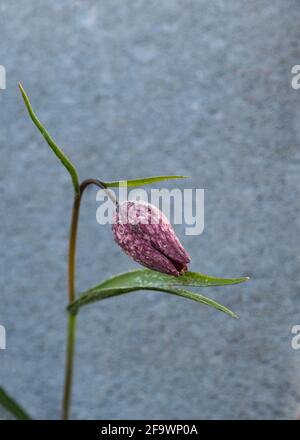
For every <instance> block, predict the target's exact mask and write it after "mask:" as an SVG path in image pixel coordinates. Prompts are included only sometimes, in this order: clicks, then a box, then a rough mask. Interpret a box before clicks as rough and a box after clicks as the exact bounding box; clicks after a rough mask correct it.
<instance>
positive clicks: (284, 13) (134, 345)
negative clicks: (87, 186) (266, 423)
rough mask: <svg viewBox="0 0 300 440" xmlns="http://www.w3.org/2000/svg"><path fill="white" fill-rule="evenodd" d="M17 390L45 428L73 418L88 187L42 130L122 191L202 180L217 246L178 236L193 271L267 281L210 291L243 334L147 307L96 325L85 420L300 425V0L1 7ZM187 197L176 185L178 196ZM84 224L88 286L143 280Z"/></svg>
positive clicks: (115, 305) (100, 313) (95, 310)
mask: <svg viewBox="0 0 300 440" xmlns="http://www.w3.org/2000/svg"><path fill="white" fill-rule="evenodd" d="M0 23H1V29H0V41H1V43H0V55H1V56H0V64H4V65H5V66H6V69H7V90H6V91H5V92H3V91H0V103H1V128H0V129H1V189H2V193H3V185H5V189H4V194H5V197H4V199H3V197H1V199H2V204H3V203H4V202H5V204H6V205H5V207H4V208H5V210H4V211H3V214H2V227H1V251H2V252H1V285H2V283H4V286H5V288H4V289H1V309H0V323H1V324H3V325H5V326H6V329H7V350H6V351H0V357H1V364H0V373H1V384H3V385H4V386H5V387H6V389H7V390H8V391H9V392H10V393H11V394H13V395H14V396H15V397H17V398H18V399H19V400H20V401H21V402H22V403H23V404H24V406H26V407H27V408H28V410H29V411H30V412H31V413H32V415H33V416H34V417H37V418H51V419H53V418H58V417H59V415H60V399H61V388H62V382H63V366H64V350H65V336H66V314H65V311H64V307H65V304H66V256H67V239H68V227H69V216H70V208H71V196H72V188H71V184H70V179H69V177H68V175H67V174H66V173H65V171H64V170H63V168H62V167H61V166H60V164H59V163H58V162H57V159H56V158H55V157H54V155H53V154H52V152H51V151H50V150H49V148H48V147H47V145H46V144H45V143H44V141H43V139H42V138H41V137H40V135H39V133H38V132H37V130H36V129H35V127H34V126H33V125H32V123H31V121H30V120H29V118H28V116H27V114H26V112H25V111H24V106H23V104H22V101H21V98H20V94H19V93H18V90H17V81H18V80H22V82H23V84H24V86H25V87H26V90H27V91H28V93H29V94H30V97H31V100H32V103H33V105H34V107H35V109H36V111H37V112H38V114H39V116H40V118H41V119H42V121H43V122H44V123H45V125H46V126H47V127H48V129H49V130H50V132H51V133H52V134H53V136H54V138H55V139H56V140H57V141H58V143H59V144H60V145H61V146H63V147H64V149H65V151H66V152H67V154H68V155H69V156H70V157H71V158H72V160H73V162H74V163H75V164H76V166H77V167H78V170H79V173H80V176H81V177H82V178H86V177H101V178H103V179H114V178H125V177H128V178H133V177H136V176H140V175H153V174H174V173H176V174H178V173H182V174H187V175H192V176H193V180H192V183H185V185H186V187H189V186H190V185H192V186H193V187H199V188H206V189H207V191H206V201H205V210H206V211H205V232H204V234H203V235H202V236H199V237H188V236H184V227H183V226H182V227H180V226H177V227H176V231H177V233H178V235H179V236H180V238H181V240H182V242H183V243H184V245H185V246H186V248H187V249H188V251H189V253H190V254H191V256H192V264H191V269H193V270H197V271H201V272H204V273H208V274H211V275H218V276H236V275H242V274H249V275H251V276H252V281H251V282H250V283H248V284H247V285H244V286H232V287H227V288H212V289H211V290H209V291H206V292H205V293H209V294H210V296H212V297H213V298H216V299H219V300H220V301H221V302H223V303H225V304H226V305H228V306H229V307H231V308H233V309H234V310H235V311H236V312H237V313H238V314H239V315H240V318H241V319H240V321H236V320H233V319H230V318H229V317H228V316H226V315H223V314H221V313H219V312H217V311H214V310H211V309H208V308H206V307H205V306H201V305H199V304H196V303H192V302H189V301H186V300H184V299H181V298H175V297H171V296H169V295H166V294H160V293H152V292H148V293H146V292H140V293H136V294H130V295H128V296H124V297H120V298H114V299H111V300H107V301H104V302H103V303H99V304H96V305H94V306H90V307H87V308H86V309H84V310H83V311H82V314H81V315H80V317H79V323H78V324H79V330H78V344H77V353H76V369H75V386H74V400H73V406H72V417H73V418H83V419H90V418H121V419H123V418H137V419H139V418H141V419H143V418H155V419H158V418H171V419H180V418H196V419H206V418H207V419H216V418H224V419H227V418H234V419H237V418H247V419H248V418H259V419H265V418H275V419H281V418H294V417H296V416H297V415H298V414H299V410H300V408H299V405H300V351H293V350H292V349H291V345H290V342H291V327H292V326H293V325H295V324H300V313H299V312H300V297H299V287H300V278H299V263H300V258H299V233H300V221H299V218H300V217H299V196H300V186H299V163H300V153H299V145H300V122H299V121H300V91H295V90H293V89H292V88H291V86H290V80H291V75H290V70H291V66H292V65H294V64H300V58H299V46H300V45H299V41H300V27H299V23H300V3H299V2H298V1H296V0H286V1H284V2H283V1H281V0H274V1H272V2H270V1H267V0H254V1H251V2H246V1H237V0H235V1H234V0H214V1H208V0H198V1H197V0H186V1H183V0H181V1H180V0H159V1H158V0H157V1H148V0H105V1H104V0H102V1H91V0H85V1H77V2H75V1H73V0H66V1H63V2H62V1H61V0H51V1H37V0H36V1H33V0H27V1H26V2H22V6H21V5H20V2H17V1H13V0H9V1H8V0H1V18H0ZM172 186H173V185H172V184H171V185H169V187H172ZM97 206H98V204H97V203H96V201H95V190H94V189H91V190H90V191H89V192H87V194H86V198H85V200H84V203H83V210H82V215H81V223H80V237H79V255H78V289H79V290H83V289H85V288H87V287H89V286H90V285H93V284H95V283H97V282H99V281H100V280H101V279H103V277H106V276H108V275H111V274H114V273H116V272H119V271H124V270H127V269H130V268H135V267H136V264H135V263H134V262H131V261H129V259H128V258H127V257H126V256H125V255H124V254H122V253H121V252H120V250H119V249H118V248H117V246H116V245H115V244H113V242H112V237H111V234H110V228H109V227H108V226H103V227H100V226H99V225H97V223H96V221H95V210H96V207H97Z"/></svg>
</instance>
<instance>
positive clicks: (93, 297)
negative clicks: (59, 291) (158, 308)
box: [68, 286, 238, 318]
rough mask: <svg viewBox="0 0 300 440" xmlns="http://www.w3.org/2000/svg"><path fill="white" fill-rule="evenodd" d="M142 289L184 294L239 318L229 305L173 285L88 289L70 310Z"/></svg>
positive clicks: (75, 310)
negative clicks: (226, 305)
mask: <svg viewBox="0 0 300 440" xmlns="http://www.w3.org/2000/svg"><path fill="white" fill-rule="evenodd" d="M141 290H153V291H156V292H165V293H170V294H172V295H177V296H182V297H183V298H187V299H191V300H193V301H197V302H199V303H201V304H206V305H208V306H210V307H213V308H215V309H217V310H219V311H221V312H224V313H227V314H228V315H229V316H231V317H232V318H238V316H237V315H236V314H235V313H234V312H232V311H231V310H229V309H228V308H227V307H225V306H223V305H222V304H219V303H218V302H217V301H214V300H212V299H210V298H207V297H205V296H203V295H200V294H198V293H195V292H189V291H187V290H184V289H176V288H172V287H163V286H162V287H143V288H140V287H136V288H133V287H132V288H122V287H115V288H105V287H103V288H98V289H92V290H89V291H87V292H86V293H83V294H82V295H80V297H79V298H78V299H77V300H76V301H74V302H73V303H72V304H70V306H69V307H68V310H69V311H70V312H71V313H77V312H78V311H79V309H80V308H81V307H83V306H85V305H88V304H91V303H93V302H97V301H102V300H103V299H106V298H110V297H113V296H119V295H123V294H125V293H130V292H137V291H141Z"/></svg>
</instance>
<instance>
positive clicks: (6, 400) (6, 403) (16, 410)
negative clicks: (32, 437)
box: [0, 387, 31, 420]
mask: <svg viewBox="0 0 300 440" xmlns="http://www.w3.org/2000/svg"><path fill="white" fill-rule="evenodd" d="M0 405H2V406H3V408H5V409H6V410H7V411H9V412H10V413H11V414H13V415H14V416H15V417H16V418H17V419H19V420H31V417H30V416H29V415H28V414H27V413H26V412H25V411H24V409H23V408H22V407H21V406H20V405H19V404H18V403H17V402H16V401H15V400H14V399H12V398H11V397H10V396H9V395H8V394H7V393H6V392H5V390H4V389H3V388H1V387H0Z"/></svg>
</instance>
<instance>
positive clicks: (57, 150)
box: [19, 83, 79, 194]
mask: <svg viewBox="0 0 300 440" xmlns="http://www.w3.org/2000/svg"><path fill="white" fill-rule="evenodd" d="M19 89H20V91H21V93H22V96H23V99H24V102H25V105H26V108H27V110H28V113H29V116H30V117H31V119H32V121H33V123H34V124H35V125H36V127H37V128H38V129H39V131H40V132H41V134H42V136H43V137H44V138H45V140H46V142H47V143H48V145H49V146H50V148H51V149H52V151H53V152H54V154H55V155H56V156H57V157H58V158H59V160H60V161H61V162H62V164H63V166H64V167H65V168H66V169H67V170H68V172H69V173H70V176H71V179H72V182H73V186H74V190H75V192H76V193H77V194H79V179H78V174H77V171H76V169H75V167H74V165H73V164H72V162H71V161H70V159H69V158H68V157H67V156H66V155H65V154H64V152H63V151H62V150H61V149H60V148H59V146H58V145H57V144H56V143H55V142H54V140H53V139H52V137H51V136H50V134H49V133H48V131H47V130H46V128H45V127H44V126H43V124H42V123H41V122H40V121H39V119H38V118H37V116H36V114H35V113H34V111H33V108H32V106H31V104H30V101H29V98H28V96H27V94H26V92H25V90H24V89H23V86H22V84H21V83H19Z"/></svg>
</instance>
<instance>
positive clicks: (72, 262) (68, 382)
mask: <svg viewBox="0 0 300 440" xmlns="http://www.w3.org/2000/svg"><path fill="white" fill-rule="evenodd" d="M89 185H96V186H98V187H100V188H102V189H104V191H105V192H106V194H107V195H108V196H109V198H110V199H111V200H112V201H113V203H114V204H115V205H117V204H118V202H117V200H116V199H115V198H114V197H113V196H112V194H111V192H110V191H109V190H108V189H107V188H106V186H105V184H104V183H103V182H101V180H98V179H86V180H84V181H83V182H81V184H80V186H79V193H77V192H75V195H74V201H73V209H72V217H71V226H70V238H69V255H68V303H69V304H71V303H72V302H73V301H74V300H75V267H76V242H77V230H78V219H79V212H80V202H81V197H82V194H83V193H84V190H85V189H86V188H87V187H88V186H89ZM75 335H76V315H74V314H72V313H71V312H68V339H67V353H66V366H65V382H64V394H63V403H62V419H63V420H68V418H69V410H70V403H71V391H72V378H73V360H74V348H75Z"/></svg>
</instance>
